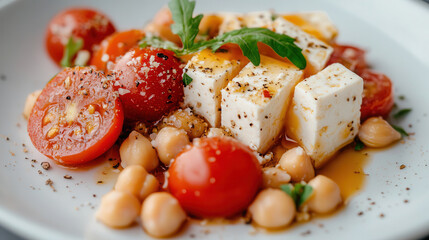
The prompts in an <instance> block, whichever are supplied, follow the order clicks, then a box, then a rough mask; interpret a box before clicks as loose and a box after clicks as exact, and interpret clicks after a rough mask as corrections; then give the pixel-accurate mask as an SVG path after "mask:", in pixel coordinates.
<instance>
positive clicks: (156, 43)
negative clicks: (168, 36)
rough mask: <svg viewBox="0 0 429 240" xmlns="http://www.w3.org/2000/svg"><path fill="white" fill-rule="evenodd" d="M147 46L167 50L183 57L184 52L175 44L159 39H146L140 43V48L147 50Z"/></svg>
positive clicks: (150, 37)
mask: <svg viewBox="0 0 429 240" xmlns="http://www.w3.org/2000/svg"><path fill="white" fill-rule="evenodd" d="M147 46H152V47H155V48H163V49H167V50H170V51H173V52H174V53H175V54H176V55H181V52H182V49H181V48H179V47H178V46H177V45H176V44H175V43H173V42H170V41H165V40H162V39H161V38H159V37H153V36H146V37H144V38H143V39H142V40H141V41H140V47H141V48H145V47H147Z"/></svg>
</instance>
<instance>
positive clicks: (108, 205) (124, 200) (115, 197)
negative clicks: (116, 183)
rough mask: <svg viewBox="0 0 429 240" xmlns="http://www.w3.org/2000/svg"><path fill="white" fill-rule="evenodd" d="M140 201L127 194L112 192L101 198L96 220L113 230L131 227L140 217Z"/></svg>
mask: <svg viewBox="0 0 429 240" xmlns="http://www.w3.org/2000/svg"><path fill="white" fill-rule="evenodd" d="M139 211H140V202H139V200H138V199H137V198H136V197H135V196H133V195H131V194H129V193H125V192H118V191H111V192H109V193H107V194H106V195H104V196H103V197H102V198H101V204H100V208H99V209H98V211H97V213H96V218H97V219H98V220H99V221H101V222H102V223H103V224H105V225H107V226H108V227H111V228H123V227H127V226H129V225H131V224H132V223H133V222H134V221H135V220H136V218H137V216H138V215H139Z"/></svg>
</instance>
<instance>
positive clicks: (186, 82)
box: [183, 73, 193, 87]
mask: <svg viewBox="0 0 429 240" xmlns="http://www.w3.org/2000/svg"><path fill="white" fill-rule="evenodd" d="M192 80H193V79H192V78H191V77H189V75H188V74H186V73H184V74H183V84H184V85H185V87H186V86H188V85H189V84H191V82H192Z"/></svg>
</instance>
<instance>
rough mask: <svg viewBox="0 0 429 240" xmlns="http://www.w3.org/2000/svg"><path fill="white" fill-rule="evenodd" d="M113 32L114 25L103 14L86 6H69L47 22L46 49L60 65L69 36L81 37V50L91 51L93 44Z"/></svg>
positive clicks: (76, 38) (75, 38)
mask: <svg viewBox="0 0 429 240" xmlns="http://www.w3.org/2000/svg"><path fill="white" fill-rule="evenodd" d="M114 32H115V27H114V26H113V24H112V22H111V21H110V19H108V18H107V17H106V16H105V15H104V14H102V13H100V12H98V11H95V10H92V9H87V8H70V9H67V10H64V11H62V12H60V13H58V14H57V15H56V16H54V17H53V18H52V20H51V21H50V22H49V24H48V28H47V31H46V39H45V44H46V49H47V51H48V53H49V56H50V57H51V58H52V60H54V62H56V63H57V64H58V65H60V62H61V59H62V58H63V54H64V48H65V46H66V44H67V42H68V41H69V39H70V38H73V39H74V40H75V41H76V40H78V39H82V41H83V46H82V50H87V51H89V53H92V51H93V48H94V46H95V45H97V44H99V43H100V42H101V41H102V40H103V39H104V38H106V37H107V36H109V35H110V34H112V33H114ZM88 60H89V59H88Z"/></svg>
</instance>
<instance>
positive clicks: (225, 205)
mask: <svg viewBox="0 0 429 240" xmlns="http://www.w3.org/2000/svg"><path fill="white" fill-rule="evenodd" d="M168 172H169V178H168V187H169V190H170V192H171V193H172V194H173V195H174V196H175V197H176V198H177V200H178V201H179V202H180V205H181V206H182V207H183V208H184V209H185V210H186V211H187V212H188V213H189V214H191V215H193V216H197V217H202V218H213V217H231V216H234V215H236V214H238V213H240V212H242V211H244V210H245V209H246V208H247V207H248V205H249V204H250V203H251V202H252V200H253V198H254V197H255V195H256V193H257V191H258V189H259V188H260V186H261V182H262V170H261V167H260V166H259V163H258V160H257V159H256V157H255V155H254V154H253V153H252V150H250V148H248V147H247V146H245V145H244V144H242V143H240V142H238V141H236V140H234V139H232V138H227V137H215V138H201V139H200V141H199V142H196V143H195V144H194V145H193V146H192V147H190V148H189V149H187V150H185V151H184V152H182V153H181V154H180V155H179V156H178V157H177V158H176V159H175V160H174V162H173V163H172V165H171V167H170V169H169V170H168Z"/></svg>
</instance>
